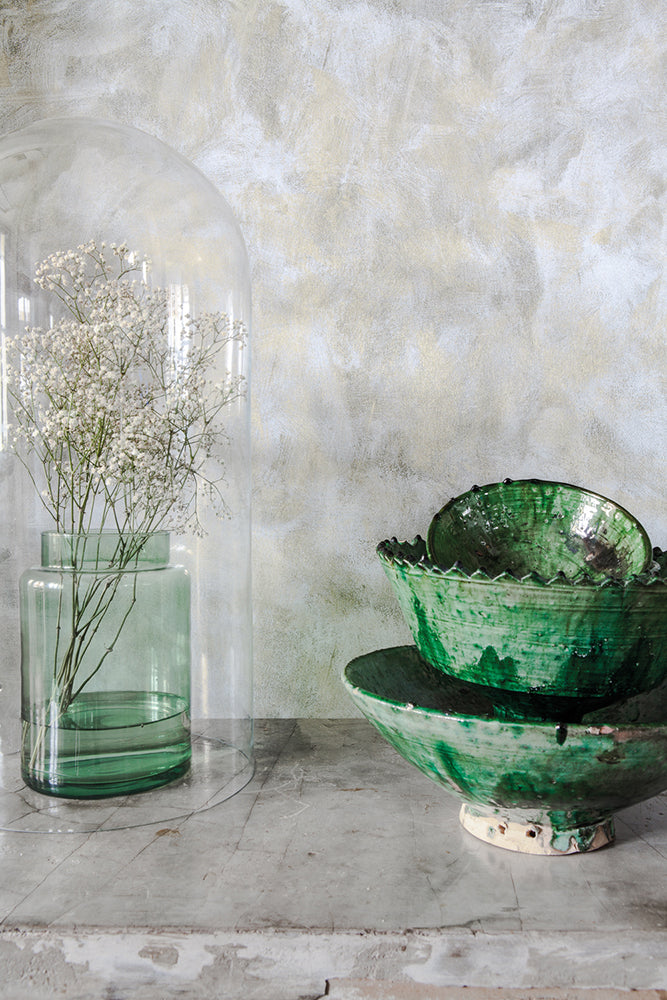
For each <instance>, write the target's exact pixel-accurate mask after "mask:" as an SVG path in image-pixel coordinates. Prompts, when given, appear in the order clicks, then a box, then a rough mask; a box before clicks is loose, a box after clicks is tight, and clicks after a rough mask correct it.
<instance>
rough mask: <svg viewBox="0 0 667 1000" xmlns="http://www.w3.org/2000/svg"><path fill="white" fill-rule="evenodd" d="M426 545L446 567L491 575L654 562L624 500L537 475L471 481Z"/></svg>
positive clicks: (602, 575) (602, 569) (439, 517)
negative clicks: (622, 503)
mask: <svg viewBox="0 0 667 1000" xmlns="http://www.w3.org/2000/svg"><path fill="white" fill-rule="evenodd" d="M426 545H427V550H428V553H429V556H430V558H431V561H432V562H433V563H435V564H436V565H437V566H441V567H442V568H443V569H449V568H450V567H451V566H453V565H454V564H455V563H459V565H461V566H462V567H463V569H465V570H466V571H467V572H468V573H474V572H475V570H477V569H483V570H485V572H487V573H488V574H489V576H498V575H499V574H500V573H505V572H509V573H513V574H514V575H515V576H517V577H522V576H526V575H527V574H528V573H538V574H539V575H540V576H542V577H543V578H544V579H545V580H551V579H552V578H553V577H555V576H556V575H557V574H559V573H562V574H564V575H565V576H567V577H576V576H578V575H580V574H582V573H585V574H587V575H588V576H589V577H590V578H591V579H592V580H605V579H607V578H609V577H611V578H613V579H623V578H624V577H627V576H631V575H632V574H638V573H643V572H644V571H645V570H646V569H647V568H648V566H649V564H650V562H651V543H650V541H649V538H648V535H647V534H646V532H645V531H644V529H643V528H642V526H641V524H640V523H639V521H637V519H636V518H634V517H633V516H632V514H629V513H628V511H627V510H624V508H623V507H620V506H619V505H618V504H617V503H614V502H613V500H607V499H606V497H602V496H599V495H598V494H597V493H591V492H590V490H584V489H580V488H579V487H578V486H569V485H568V484H567V483H549V482H543V481H542V480H539V479H527V480H518V481H516V482H513V481H512V480H511V479H506V480H505V481H504V482H503V483H492V484H491V485H489V486H473V488H472V490H470V491H469V492H468V493H463V494H462V495H461V496H460V497H456V499H454V500H450V502H449V503H448V504H446V505H445V506H444V507H443V508H442V510H441V511H439V512H438V513H437V514H436V515H435V517H434V518H433V521H432V522H431V526H430V528H429V531H428V536H427V540H426Z"/></svg>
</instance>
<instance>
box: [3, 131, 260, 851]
mask: <svg viewBox="0 0 667 1000" xmlns="http://www.w3.org/2000/svg"><path fill="white" fill-rule="evenodd" d="M249 333H250V278H249V266H248V259H247V254H246V249H245V245H244V242H243V238H242V235H241V232H240V230H239V227H238V225H237V223H236V221H235V219H234V216H233V214H232V212H231V210H230V208H229V206H228V205H227V203H226V202H225V200H224V199H223V198H222V196H221V195H220V194H219V192H218V191H217V190H216V189H215V187H214V186H213V185H212V184H211V183H210V182H209V181H208V180H207V179H206V178H205V177H204V176H203V175H202V174H201V173H200V172H199V171H198V170H197V169H196V168H195V167H194V166H193V165H192V164H191V163H189V162H188V161H187V160H185V159H184V158H183V157H182V156H180V155H179V154H177V153H176V152H175V151H173V150H172V149H170V148H169V147H167V146H166V145H164V144H163V143H162V142H160V141H158V140H157V139H155V138H153V137H151V136H149V135H147V134H145V133H143V132H140V131H138V130H136V129H133V128H130V127H127V126H122V125H118V124H115V123H109V122H102V121H96V120H91V119H51V120H48V121H43V122H39V123H36V124H34V125H31V126H29V127H27V128H25V129H23V130H21V131H19V132H15V133H13V134H11V135H7V136H5V137H3V138H2V139H0V336H1V345H0V348H1V355H0V363H1V383H0V490H1V491H2V505H1V508H0V509H1V515H0V516H1V518H2V522H1V527H0V530H1V533H2V537H1V539H0V559H1V560H2V564H3V572H2V575H1V576H0V588H1V593H0V621H1V623H2V628H3V635H4V637H5V640H4V651H3V660H2V666H1V668H0V684H1V686H2V690H1V691H0V787H1V789H2V794H1V795H0V828H2V829H10V830H28V831H33V832H42V831H44V832H47V831H59V832H64V831H75V832H83V831H88V830H97V829H114V828H115V829H117V828H120V827H124V826H134V825H141V824H147V823H156V822H157V823H160V822H164V821H165V820H168V819H173V818H176V817H179V816H184V815H188V814H190V813H193V812H197V811H200V810H203V809H208V808H210V807H211V806H214V805H216V804H218V803H220V802H222V801H224V800H225V799H227V798H229V797H230V796H231V795H232V794H234V793H235V792H236V791H238V790H239V789H240V788H242V787H243V785H245V784H246V783H247V781H248V780H249V779H250V777H251V776H252V772H253V728H252V650H251V635H252V621H251V590H250V421H249V409H250V402H249V399H250V383H249V377H250V372H249V362H250V349H249V343H248V337H249ZM82 338H83V346H82ZM93 369H94V370H93ZM156 386H157V388H156ZM100 428H103V429H102V430H100ZM114 435H115V436H114ZM91 442H92V443H91ZM109 529H112V535H113V532H116V536H115V537H116V539H120V543H118V542H117V541H116V542H113V541H112V543H111V548H109V544H110V543H109V541H108V532H109ZM153 529H159V531H160V532H162V536H163V537H164V532H165V531H167V532H168V533H169V534H168V536H167V537H168V539H169V542H168V543H167V549H164V545H163V544H162V542H160V545H161V546H162V548H161V550H160V551H161V553H162V555H161V556H160V558H163V557H164V562H163V563H161V562H159V561H156V560H154V559H153V558H152V556H151V555H150V547H149V546H148V544H147V543H146V544H145V542H146V538H147V537H148V534H149V533H150V532H151V531H152V530H153ZM54 532H55V533H56V534H58V535H62V537H63V538H64V539H65V541H64V542H63V541H62V539H59V540H58V541H57V542H54V541H53V533H54ZM97 533H99V534H97ZM80 535H85V537H86V539H87V540H86V541H85V547H86V556H85V560H86V563H85V565H84V564H83V561H82V562H81V564H80V565H78V564H77V562H76V558H77V556H75V555H72V553H77V552H79V548H78V546H79V543H78V542H77V541H76V539H77V538H79V537H80ZM102 535H104V540H103V542H102V545H101V547H100V545H99V544H98V546H97V548H96V549H95V551H94V552H93V545H92V543H91V542H90V538H91V537H92V538H93V541H94V540H95V538H97V539H98V542H99V540H100V539H101V538H102ZM72 537H73V538H74V539H75V540H74V541H71V539H72ZM128 537H129V538H130V539H131V544H130V545H129V546H128V545H127V544H126V539H127V538H128ZM45 539H46V541H45ZM137 539H141V541H140V543H137ZM152 544H153V542H151V545H152ZM119 545H120V549H119V547H118V546H119ZM133 545H134V546H135V548H134V549H133V548H132V546H133ZM101 549H104V551H105V553H106V554H105V555H104V556H103V557H102V556H100V554H99V553H100V551H101ZM107 549H108V550H109V551H107ZM65 550H66V552H67V556H66V558H65V557H63V552H64V551H65ZM139 550H140V554H139V555H138V554H137V553H138V552H139ZM81 551H83V549H81ZM119 551H122V552H123V553H124V556H123V560H122V568H123V571H126V572H129V573H130V576H129V580H130V584H129V585H127V582H126V580H125V579H124V580H123V582H122V583H120V582H119V581H120V579H121V574H120V570H119V571H118V573H116V570H115V569H114V568H113V567H115V566H116V565H117V564H116V563H114V562H113V560H114V558H117V554H118V552H119ZM45 552H46V559H45V558H44V553H45ZM91 552H92V553H93V555H91ZM109 552H112V555H111V556H109ZM165 552H166V553H167V554H166V555H165ZM131 553H133V555H132V554H131ZM102 558H104V559H105V560H106V562H105V563H104V565H105V567H106V569H105V570H104V573H103V572H102V570H101V569H99V567H100V565H101V563H100V560H101V559H102ZM132 558H133V559H134V562H132ZM82 559H83V557H82ZM91 560H92V561H91ZM109 560H111V561H109ZM40 561H41V566H40ZM140 563H141V565H140ZM91 566H92V569H91ZM110 566H111V567H112V570H111V571H110V570H109V567H110ZM165 566H168V567H169V571H170V572H171V571H172V570H173V571H174V572H175V573H176V569H177V570H178V573H177V574H176V575H177V577H178V581H177V583H174V584H173V587H175V588H176V589H174V590H173V592H171V591H170V592H169V594H170V596H169V597H168V598H167V597H165V596H164V595H165V594H166V593H167V591H165V590H164V589H163V590H160V588H159V587H158V586H157V585H156V583H155V581H156V580H157V579H158V574H159V573H160V572H163V571H164V572H165V573H166V572H167V570H165V569H164V567H165ZM72 567H74V569H72ZM174 567H176V569H174ZM98 570H99V571H98ZM26 574H27V577H26ZM104 574H106V575H104ZM178 574H180V575H178ZM22 577H25V580H24V582H22V584H21V596H20V598H19V579H20V578H22ZM186 578H188V579H187V580H186ZM91 580H92V581H94V584H91V583H90V581H91ZM26 581H27V582H26ZM184 581H185V582H184ZM149 582H150V583H151V587H148V583H149ZM170 586H171V585H170ZM109 587H110V588H111V589H108V588H109ZM58 588H60V589H58ZM85 588H88V589H85ZM100 588H101V589H100ZM149 591H150V592H151V593H152V597H150V598H149V596H148V594H149ZM121 592H123V593H125V594H126V595H129V596H127V598H126V599H127V601H128V603H127V605H126V606H125V610H121V611H120V612H117V611H116V610H114V605H113V604H112V603H111V597H109V598H108V604H104V602H101V599H100V598H99V594H100V593H104V594H106V595H113V598H114V601H115V602H116V603H117V602H118V600H120V597H119V595H120V594H121ZM68 593H69V594H70V595H71V599H70V598H68V597H67V596H66V595H67V594H68ZM188 593H189V597H188ZM54 594H55V595H56V597H54V596H53V595H54ZM49 595H50V596H49ZM63 595H65V596H63ZM156 595H158V596H156ZM160 595H161V596H160ZM184 595H185V596H184ZM140 597H141V600H142V601H146V602H148V603H144V604H143V605H142V604H141V603H140V600H139V598H140ZM93 600H95V601H97V603H96V604H94V603H93ZM105 600H107V598H105ZM68 601H69V603H68ZM49 602H50V604H49ZM150 602H152V603H150ZM169 602H172V603H171V604H170V603H169ZM135 604H136V608H135ZM82 607H87V608H88V609H89V611H90V614H89V619H88V620H87V621H86V622H85V623H84V624H82V622H83V617H82V615H83V612H82V610H81V609H82ZM167 607H169V608H171V607H173V609H174V610H173V613H172V612H171V611H169V612H165V608H167ZM183 607H185V612H183ZM49 608H50V610H49ZM63 608H67V609H68V610H66V611H63ZM100 608H101V610H100ZM142 608H143V610H142ZM137 609H138V610H137ZM93 610H94V613H93ZM114 614H116V615H119V616H120V617H117V618H116V619H115V625H114V626H113V629H115V632H114V634H113V637H111V638H110V637H109V634H107V635H106V636H105V629H106V630H107V631H109V630H111V631H113V629H112V621H113V620H114V619H113V615H114ZM49 616H50V617H49ZM77 616H78V617H77ZM68 622H69V626H68V625H67V623H68ZM147 622H148V623H150V627H148V626H147V624H146V623H147ZM176 622H181V624H180V625H178V626H177V625H176V624H175V623H176ZM73 623H74V624H73ZM66 626H67V627H69V628H70V633H69V639H68V643H66V642H65V639H67V628H66ZM52 628H54V629H55V631H54V632H53V633H51V632H50V631H49V630H50V629H52ZM150 633H152V634H153V636H159V638H160V642H156V643H155V644H151V642H150V641H149V639H150ZM172 633H173V634H172ZM38 634H39V636H40V638H39V641H38V638H37V636H38ZM52 634H53V636H55V638H49V636H51V635H52ZM147 634H148V635H149V638H147ZM44 635H47V639H46V640H44V641H42V638H43V636H44ZM63 636H65V639H63ZM49 643H51V645H49ZM65 646H67V650H68V653H67V656H65V655H64V654H63V652H62V651H63V648H65ZM96 646H97V647H99V648H98V649H97V651H96V652H91V650H94V649H95V647H96ZM75 648H78V650H79V652H78V653H77V654H76V655H75V654H74V653H73V652H72V650H73V649H75ZM54 649H55V651H56V652H55V656H54ZM121 649H122V650H123V653H122V656H121V652H120V650H121ZM102 650H103V651H102ZM139 650H141V651H142V652H141V655H142V656H144V662H143V665H142V666H137V665H135V664H134V663H133V662H132V663H130V664H129V666H128V663H127V660H128V658H132V657H134V656H135V655H136V656H137V658H139V656H140V653H139ZM167 650H169V652H167ZM174 650H181V652H179V653H176V652H174ZM84 653H85V655H84ZM86 656H87V657H88V660H86V658H85V657H86ZM91 656H94V657H96V659H90V657H91ZM123 657H124V658H125V662H124V665H123V667H122V669H123V670H124V679H123V681H122V687H123V697H125V698H126V699H127V698H130V701H131V702H132V706H133V709H136V702H137V699H136V697H134V695H132V694H130V695H128V691H130V692H132V691H135V689H136V691H135V694H136V693H137V692H138V691H139V689H141V690H143V693H144V695H146V693H147V692H148V693H149V694H151V693H153V694H154V693H155V692H162V694H161V695H160V698H162V699H163V700H164V698H166V694H165V692H166V693H167V694H168V691H167V688H168V687H169V685H171V684H172V681H171V680H169V681H167V680H165V676H167V674H168V672H169V671H171V674H172V675H173V676H175V674H176V673H177V672H178V671H179V670H180V671H181V675H180V680H179V681H178V682H175V681H174V683H175V684H176V683H178V684H180V685H181V687H182V688H183V690H182V691H180V694H179V698H180V699H181V700H180V701H179V705H180V706H181V710H182V711H181V714H180V715H179V716H178V718H179V719H180V721H181V722H182V723H183V725H184V726H186V728H187V729H188V730H189V742H188V743H187V750H186V751H184V755H181V757H179V763H178V766H177V767H175V768H172V770H168V769H167V770H165V772H164V774H165V777H164V781H163V780H162V779H158V780H156V781H153V780H152V778H150V779H149V780H148V781H147V782H144V784H143V785H142V784H141V782H140V783H139V784H138V785H136V792H137V793H136V794H133V792H134V791H135V786H132V785H131V783H130V784H123V782H122V781H121V782H120V783H116V784H114V782H113V781H111V782H110V783H109V784H108V786H104V784H103V776H104V775H105V774H106V773H107V771H106V770H105V768H107V764H108V761H107V757H106V756H105V755H106V754H107V750H105V751H104V753H102V752H101V751H100V750H99V747H97V748H93V750H92V751H91V753H92V756H91V757H90V759H89V760H88V765H90V766H89V773H88V774H87V780H88V784H86V783H85V782H84V783H83V784H82V785H79V786H77V788H78V792H77V791H76V789H75V791H74V792H73V793H72V792H71V788H74V787H75V786H74V785H72V786H70V785H68V784H67V781H66V780H65V779H62V780H61V777H60V771H59V770H58V768H59V766H60V765H59V761H58V759H57V757H56V751H55V750H54V747H55V746H56V744H57V746H58V747H60V743H58V741H57V740H56V741H55V742H54V734H57V730H58V720H60V726H61V735H62V732H63V731H64V730H63V727H65V728H66V727H69V730H72V729H76V734H75V735H76V740H75V743H76V746H77V747H79V745H80V743H81V740H82V739H83V736H82V734H81V732H80V731H79V728H78V727H83V728H84V729H85V727H86V725H88V724H89V723H87V722H85V721H82V720H84V719H90V718H92V714H91V713H92V709H91V705H92V704H93V702H94V701H95V699H98V700H99V699H100V698H107V699H108V698H113V697H115V695H114V693H113V690H112V689H113V687H114V683H115V682H113V681H110V678H111V677H112V675H113V670H114V669H115V668H114V666H113V664H114V663H115V662H116V661H117V660H120V659H121V658H123ZM164 661H169V663H170V666H169V671H166V670H165V669H164V668H163V664H164ZM183 670H186V671H187V673H186V681H185V682H183ZM142 671H143V673H142ZM22 674H23V678H22ZM63 677H65V678H66V679H67V683H64V682H63V680H62V679H63ZM118 683H120V682H118ZM165 685H166V686H165ZM56 688H58V691H57V694H54V690H55V689H56ZM187 689H189V690H187ZM179 690H180V689H179ZM84 697H85V698H88V702H86V703H85V711H84V707H83V705H84V702H83V700H82V699H84ZM156 698H157V695H156V696H155V697H154V698H152V701H153V703H155V701H156ZM40 699H42V701H43V702H44V704H45V705H46V704H48V706H49V707H48V709H47V710H46V711H47V715H48V718H47V715H45V714H44V711H45V710H44V709H40V710H39V711H41V712H42V714H41V716H39V718H38V716H37V715H35V714H34V712H37V709H35V705H36V704H37V703H38V702H39V700H40ZM77 699H78V701H77ZM76 704H79V705H80V706H81V707H80V710H79V714H78V716H77V720H78V721H71V719H70V718H69V716H70V715H72V708H73V706H75V705H76ZM49 712H50V713H51V714H50V715H49V714H48V713H49ZM31 713H33V714H31ZM66 714H67V716H68V721H67V722H66V723H65V722H64V721H63V720H64V719H65V715H66ZM128 719H129V716H127V717H126V718H125V722H126V723H127V725H128V727H129V725H130V723H129V722H128V721H127V720H128ZM35 720H37V721H35ZM40 720H41V721H40ZM45 720H46V721H45ZM184 720H185V721H184ZM149 721H151V722H152V721H154V720H153V719H152V717H151V719H150V720H148V717H147V718H146V719H144V718H139V717H138V722H137V724H136V725H135V730H134V732H135V734H136V733H137V732H139V731H141V732H142V734H144V735H145V733H146V732H147V731H148V730H150V726H149V725H148V722H149ZM110 725H111V726H113V725H119V723H118V722H117V721H116V722H114V723H110ZM137 727H138V728H137ZM30 729H32V736H31V737H30V739H31V740H32V742H30V743H29V750H26V732H27V730H30ZM127 733H130V729H129V728H128V729H127ZM88 735H89V734H88ZM116 735H118V733H117V732H116ZM69 736H71V732H70V733H69ZM121 736H122V734H121ZM182 737H183V732H181V744H179V745H180V746H181V747H183V746H185V744H184V743H183V741H182ZM68 738H69V737H68ZM86 738H88V737H87V736H86ZM106 738H110V737H109V733H108V732H107V733H106V735H105V739H106ZM123 739H124V737H123ZM160 739H164V736H162V737H156V740H157V742H158V743H159V741H160ZM120 742H121V743H122V739H121V741H120ZM72 745H74V744H72ZM63 746H64V743H63ZM153 749H154V748H153ZM59 752H60V751H59ZM64 752H65V751H63V753H64ZM142 752H143V750H142ZM151 752H152V751H151ZM102 758H104V759H102ZM70 763H71V760H70ZM109 767H111V765H109ZM40 768H41V770H40ZM82 768H83V765H82V764H81V761H80V760H77V761H76V762H75V765H74V770H75V771H76V773H77V774H78V775H80V774H82V773H83V771H82ZM107 769H108V768H107ZM84 770H85V769H84ZM22 771H23V777H22ZM151 773H152V772H151ZM37 774H39V778H38V779H35V780H34V781H33V780H32V779H33V778H34V777H35V775H37ZM91 774H92V776H93V777H92V780H90V779H91ZM26 775H27V776H28V778H27V781H28V783H27V784H26V783H25V781H24V779H25V778H26ZM98 776H101V777H99V780H98ZM84 777H86V775H84ZM172 779H173V780H172ZM100 782H102V784H100ZM151 782H152V784H153V785H156V787H153V788H152V789H151V790H142V789H143V788H150V786H151ZM105 787H106V790H105ZM38 788H39V789H40V790H36V789H38ZM81 788H83V789H84V791H81ZM86 788H88V789H93V792H92V794H91V795H90V796H89V795H88V794H87V793H86V791H85V789H86ZM97 795H100V796H102V797H101V798H97V800H96V801H91V799H93V798H95V797H96V796H97ZM26 803H27V806H28V808H27V810H26Z"/></svg>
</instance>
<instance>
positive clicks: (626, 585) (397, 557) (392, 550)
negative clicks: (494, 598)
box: [375, 534, 667, 590]
mask: <svg viewBox="0 0 667 1000" xmlns="http://www.w3.org/2000/svg"><path fill="white" fill-rule="evenodd" d="M422 549H423V551H421V552H419V554H418V553H417V552H416V551H415V550H422ZM406 550H408V551H406ZM375 551H376V552H377V554H378V556H379V557H380V559H381V560H383V561H384V562H386V563H389V564H395V565H399V566H403V567H404V568H405V569H406V571H407V572H408V573H411V574H413V575H417V574H419V575H421V574H422V573H424V574H426V575H427V576H433V577H435V578H440V579H460V580H467V581H470V582H471V583H479V584H481V585H483V586H489V585H490V584H493V583H496V582H502V583H507V584H509V585H510V586H517V587H535V588H540V589H544V588H545V587H549V588H550V589H558V588H560V587H562V588H565V589H568V590H569V589H571V588H572V587H578V588H589V589H592V590H604V589H606V588H614V589H618V590H628V589H631V588H634V587H638V588H646V587H660V586H661V585H662V586H663V587H667V550H663V549H660V548H658V547H656V548H654V549H653V552H652V561H651V563H650V565H649V567H648V568H647V569H646V570H644V571H643V572H642V573H632V574H631V575H629V576H624V577H612V576H608V577H605V578H604V579H601V580H595V579H593V578H592V577H591V576H589V574H588V573H587V572H586V571H585V570H581V572H580V573H577V574H576V575H575V576H566V575H565V574H564V573H563V572H562V571H559V572H558V573H557V574H556V575H555V576H553V577H550V578H547V577H544V576H541V575H540V574H539V573H538V572H536V570H531V572H530V573H527V574H525V576H515V574H514V573H513V572H512V571H511V570H503V571H502V572H501V573H496V574H495V575H493V574H490V573H488V572H487V571H486V570H484V569H476V570H473V571H472V572H469V571H468V570H466V569H465V568H464V567H463V566H462V565H461V563H460V562H456V563H454V565H453V566H450V567H448V568H447V569H445V568H444V567H442V566H439V565H438V564H437V563H434V562H432V560H431V559H430V557H429V554H428V549H427V545H426V541H425V539H424V538H423V537H422V536H421V535H419V534H418V535H415V536H414V538H413V539H412V541H407V540H404V541H399V540H398V538H396V537H393V538H385V539H384V540H383V541H381V542H379V543H378V544H377V546H376V549H375ZM661 561H664V566H663V565H661Z"/></svg>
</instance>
